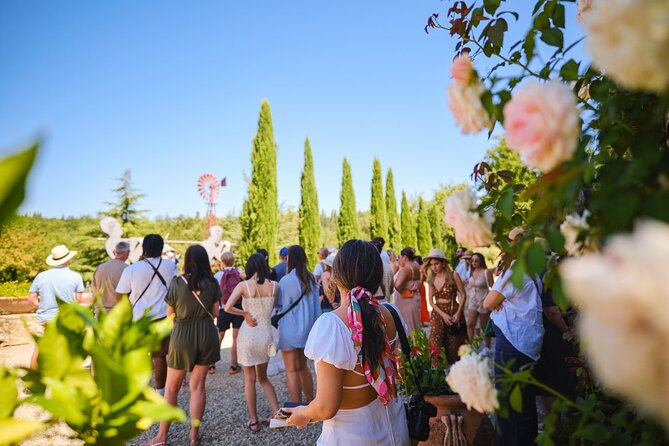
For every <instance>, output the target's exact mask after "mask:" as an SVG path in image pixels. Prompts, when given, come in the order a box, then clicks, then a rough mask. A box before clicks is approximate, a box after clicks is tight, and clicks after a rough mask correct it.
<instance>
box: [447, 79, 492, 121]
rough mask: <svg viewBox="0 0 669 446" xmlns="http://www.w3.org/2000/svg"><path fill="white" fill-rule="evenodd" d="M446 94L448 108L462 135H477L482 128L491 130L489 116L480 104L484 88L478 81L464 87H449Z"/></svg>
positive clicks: (456, 85) (453, 85)
mask: <svg viewBox="0 0 669 446" xmlns="http://www.w3.org/2000/svg"><path fill="white" fill-rule="evenodd" d="M447 92H448V107H449V108H450V110H451V113H453V117H454V118H455V121H456V122H457V124H458V126H459V127H460V130H462V133H464V134H467V133H479V132H480V131H481V130H483V129H484V128H486V129H492V121H491V120H490V116H489V115H488V112H487V111H486V109H485V108H483V104H482V103H481V95H483V93H484V92H485V88H483V84H482V83H481V81H480V80H478V79H475V80H473V81H471V82H470V83H469V84H466V85H461V84H458V83H455V84H452V85H449V86H448V89H447Z"/></svg>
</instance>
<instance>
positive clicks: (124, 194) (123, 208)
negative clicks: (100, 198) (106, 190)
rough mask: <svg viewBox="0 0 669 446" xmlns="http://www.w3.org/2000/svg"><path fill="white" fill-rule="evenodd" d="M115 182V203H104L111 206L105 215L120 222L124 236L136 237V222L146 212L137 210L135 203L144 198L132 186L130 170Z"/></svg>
mask: <svg viewBox="0 0 669 446" xmlns="http://www.w3.org/2000/svg"><path fill="white" fill-rule="evenodd" d="M116 181H118V183H119V185H118V187H117V188H115V189H114V190H113V192H114V193H115V194H116V202H112V201H108V202H106V203H105V204H107V205H109V206H111V208H110V209H109V210H108V211H107V215H109V216H110V217H114V218H116V219H118V220H121V225H122V226H123V235H124V236H126V237H127V236H130V235H136V234H137V233H136V228H137V224H138V220H139V219H140V217H141V216H142V215H144V213H146V210H141V209H138V208H137V203H138V202H139V200H140V199H141V198H142V197H144V194H140V193H138V192H137V190H136V189H135V187H134V186H133V184H132V178H131V175H130V169H126V170H125V171H124V172H123V176H121V178H117V179H116Z"/></svg>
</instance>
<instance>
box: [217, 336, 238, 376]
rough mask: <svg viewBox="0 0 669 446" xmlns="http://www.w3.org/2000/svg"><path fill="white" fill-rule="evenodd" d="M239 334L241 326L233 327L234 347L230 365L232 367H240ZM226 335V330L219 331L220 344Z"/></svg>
mask: <svg viewBox="0 0 669 446" xmlns="http://www.w3.org/2000/svg"><path fill="white" fill-rule="evenodd" d="M237 335H239V328H234V327H233V329H232V347H230V366H231V367H239V363H238V362H237ZM224 337H225V331H219V332H218V343H219V346H220V343H221V342H223V338H224Z"/></svg>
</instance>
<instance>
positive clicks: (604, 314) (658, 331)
mask: <svg viewBox="0 0 669 446" xmlns="http://www.w3.org/2000/svg"><path fill="white" fill-rule="evenodd" d="M560 270H561V275H562V278H563V281H564V285H565V289H566V291H567V294H568V296H569V297H570V298H571V299H572V301H573V302H574V303H576V304H577V305H578V306H579V307H580V308H581V313H580V314H581V317H580V320H579V329H580V332H581V335H582V338H583V342H584V348H585V350H586V353H587V357H588V359H589V361H590V362H591V364H592V369H593V371H594V373H595V375H596V376H597V377H598V379H600V380H601V382H602V384H603V385H604V386H605V387H607V388H609V389H610V390H612V391H613V392H615V393H617V394H619V395H622V396H624V397H626V398H627V399H629V400H630V401H632V402H633V403H635V404H636V405H638V406H639V407H640V408H642V409H643V410H645V411H648V412H651V413H653V414H655V415H657V416H659V417H661V418H662V419H663V420H664V422H665V424H667V425H669V404H667V401H669V349H667V345H668V344H669V305H667V303H668V302H669V287H667V284H666V280H665V276H666V275H667V271H669V225H667V224H665V223H658V222H651V221H647V222H644V223H640V224H637V226H636V229H635V231H634V233H632V234H631V235H618V236H616V237H613V238H612V239H611V240H610V242H609V243H608V244H607V245H606V247H605V248H604V249H603V251H602V253H601V254H589V255H585V256H583V257H579V258H574V259H568V260H566V261H565V262H564V263H563V265H562V266H561V269H560Z"/></svg>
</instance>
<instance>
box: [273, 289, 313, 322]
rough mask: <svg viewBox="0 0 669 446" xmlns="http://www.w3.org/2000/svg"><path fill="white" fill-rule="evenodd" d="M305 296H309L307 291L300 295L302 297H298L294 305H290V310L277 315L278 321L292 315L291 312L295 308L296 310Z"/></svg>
mask: <svg viewBox="0 0 669 446" xmlns="http://www.w3.org/2000/svg"><path fill="white" fill-rule="evenodd" d="M305 294H307V293H306V291H305V292H302V294H300V297H298V298H297V300H296V301H295V302H293V303H292V304H290V307H288V309H287V310H286V311H284V312H283V313H278V314H277V315H276V316H277V320H281V318H282V317H284V316H285V315H287V314H288V313H290V310H292V309H293V308H295V307H296V306H297V304H299V303H300V301H301V300H302V298H303V297H304V295H305Z"/></svg>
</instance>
